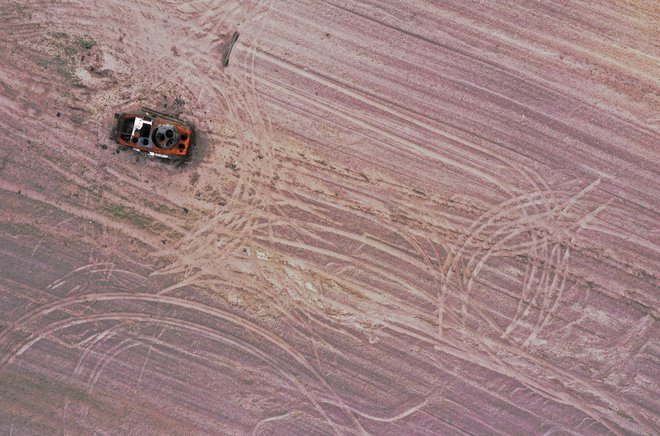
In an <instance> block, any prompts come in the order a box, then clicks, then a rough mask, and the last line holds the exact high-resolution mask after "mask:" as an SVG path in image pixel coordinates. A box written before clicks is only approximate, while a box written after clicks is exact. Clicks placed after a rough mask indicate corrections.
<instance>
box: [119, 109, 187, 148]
mask: <svg viewBox="0 0 660 436" xmlns="http://www.w3.org/2000/svg"><path fill="white" fill-rule="evenodd" d="M192 136H193V127H192V125H191V124H190V123H188V122H186V121H183V120H180V119H177V118H173V117H171V116H169V115H167V114H164V113H162V112H158V111H155V110H153V109H149V108H146V107H143V108H142V109H141V110H140V111H139V112H134V113H128V112H126V113H116V114H115V123H114V127H113V129H112V133H111V134H110V139H112V140H114V141H115V142H117V143H119V145H122V146H124V147H129V148H132V149H134V150H137V151H139V152H141V153H144V154H148V155H149V156H156V157H160V158H163V159H169V160H176V161H182V160H185V159H186V158H187V157H188V155H189V150H190V147H191V146H192Z"/></svg>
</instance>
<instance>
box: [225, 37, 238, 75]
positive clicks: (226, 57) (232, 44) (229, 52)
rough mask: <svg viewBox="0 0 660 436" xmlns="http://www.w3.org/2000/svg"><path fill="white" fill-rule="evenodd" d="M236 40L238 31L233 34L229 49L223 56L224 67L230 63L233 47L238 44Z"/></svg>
mask: <svg viewBox="0 0 660 436" xmlns="http://www.w3.org/2000/svg"><path fill="white" fill-rule="evenodd" d="M236 40H238V32H234V34H233V35H232V36H231V40H230V41H229V48H228V49H227V52H226V53H225V55H224V56H223V57H222V66H223V67H226V66H227V65H229V55H230V54H231V49H232V48H233V47H234V44H236Z"/></svg>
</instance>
